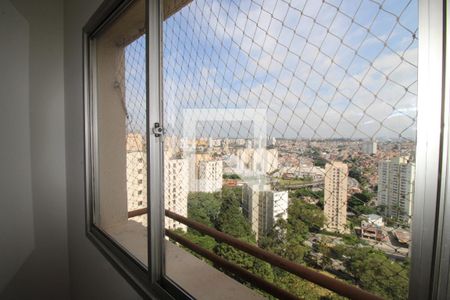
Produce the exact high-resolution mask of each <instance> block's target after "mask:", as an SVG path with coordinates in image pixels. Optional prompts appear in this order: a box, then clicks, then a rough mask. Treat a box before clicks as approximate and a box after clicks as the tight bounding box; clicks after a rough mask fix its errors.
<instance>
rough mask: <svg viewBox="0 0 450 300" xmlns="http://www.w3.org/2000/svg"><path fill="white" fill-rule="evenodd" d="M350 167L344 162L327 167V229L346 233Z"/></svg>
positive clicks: (335, 162)
mask: <svg viewBox="0 0 450 300" xmlns="http://www.w3.org/2000/svg"><path fill="white" fill-rule="evenodd" d="M347 181H348V167H347V165H346V164H344V163H342V162H337V161H334V162H331V163H327V164H326V166H325V204H324V214H325V229H326V230H329V231H334V232H345V231H346V224H347Z"/></svg>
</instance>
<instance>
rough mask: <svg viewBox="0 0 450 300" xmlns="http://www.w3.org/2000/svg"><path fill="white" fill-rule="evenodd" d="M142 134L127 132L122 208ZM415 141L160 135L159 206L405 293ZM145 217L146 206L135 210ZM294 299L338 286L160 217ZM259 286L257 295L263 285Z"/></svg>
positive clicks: (392, 295) (137, 195)
mask: <svg viewBox="0 0 450 300" xmlns="http://www.w3.org/2000/svg"><path fill="white" fill-rule="evenodd" d="M144 149H145V140H144V138H143V136H141V135H140V134H129V135H128V139H127V184H128V210H129V211H132V210H136V209H139V208H143V207H145V206H146V205H147V204H146V193H147V192H146V163H145V157H146V155H145V151H144ZM414 151H415V143H414V142H412V141H408V140H404V141H399V140H381V139H380V140H378V141H373V140H350V139H336V140H331V139H330V140H295V139H277V138H267V139H265V140H262V139H243V138H237V139H230V138H197V139H184V138H178V137H175V136H166V137H165V139H164V197H165V208H166V209H168V210H170V211H172V212H175V213H177V214H179V215H182V216H185V217H188V218H190V219H193V220H195V221H197V222H200V223H203V224H205V225H207V226H211V227H214V228H216V229H218V230H220V231H222V232H225V233H227V234H230V235H232V236H234V237H237V238H239V239H242V240H243V241H246V242H249V243H253V244H256V245H258V246H259V247H261V248H263V249H266V250H268V251H270V252H273V253H275V254H277V255H280V256H282V257H284V258H287V259H289V260H291V261H294V262H297V263H300V264H304V265H307V266H310V267H313V268H315V269H319V270H321V272H324V273H325V274H328V275H329V276H332V277H335V278H339V279H342V280H345V281H348V282H351V283H352V284H356V285H358V286H360V287H361V288H363V289H365V290H368V291H370V292H373V293H375V294H378V295H380V296H382V297H384V298H387V299H406V298H407V291H408V276H409V273H408V272H409V244H410V224H411V215H412V205H413V198H414V196H413V191H414V180H415V178H414V174H415V164H414V159H415V153H414ZM135 220H136V221H138V222H141V223H142V224H144V225H147V224H146V222H147V220H146V216H140V217H136V218H135ZM165 222H166V224H165V225H166V228H167V229H171V230H176V231H177V232H179V233H180V234H182V235H184V236H185V237H187V238H189V239H190V240H191V241H193V242H195V243H196V244H198V245H201V246H202V247H204V248H206V249H208V250H211V251H213V252H214V253H216V254H218V255H220V256H222V257H224V258H226V259H227V260H229V261H232V262H234V263H236V264H238V265H240V266H242V267H244V268H246V269H247V270H249V271H251V272H252V273H254V274H256V275H258V276H260V277H262V278H264V279H266V280H268V281H272V282H276V283H277V284H280V285H281V286H282V287H283V288H285V289H286V290H288V291H290V292H291V293H293V294H294V295H297V296H299V297H302V298H304V299H338V298H339V296H337V295H335V294H333V293H332V292H330V291H327V290H325V289H322V288H320V287H318V286H315V285H314V284H312V283H310V282H307V281H305V280H302V279H299V278H298V277H295V276H292V275H290V274H287V273H286V272H283V271H281V270H279V269H277V268H274V267H271V266H270V265H269V264H267V263H265V262H263V261H260V260H258V259H256V258H253V257H251V256H249V255H248V254H245V253H244V252H241V251H239V250H236V249H234V248H232V247H230V246H228V245H226V244H221V243H218V242H216V241H215V240H214V239H213V238H211V237H208V236H204V235H202V234H200V233H199V232H196V231H195V230H192V229H188V228H186V226H185V225H183V224H180V223H178V222H176V221H174V220H172V219H169V218H166V221H165ZM266 296H267V295H266Z"/></svg>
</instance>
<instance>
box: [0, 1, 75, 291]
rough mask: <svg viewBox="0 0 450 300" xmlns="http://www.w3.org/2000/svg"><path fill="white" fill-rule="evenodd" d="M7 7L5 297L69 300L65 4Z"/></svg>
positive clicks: (0, 78) (0, 23)
mask: <svg viewBox="0 0 450 300" xmlns="http://www.w3.org/2000/svg"><path fill="white" fill-rule="evenodd" d="M0 9H1V11H0V40H1V43H2V47H1V49H2V55H1V58H0V69H1V70H2V71H1V75H0V91H1V92H0V93H1V97H0V99H1V101H0V106H1V108H0V130H1V131H0V132H1V137H2V142H1V143H0V145H1V146H0V149H1V150H0V155H1V157H2V165H1V167H0V182H1V183H0V185H1V187H0V190H1V197H2V199H1V201H0V205H1V206H0V228H1V229H0V230H1V234H0V249H1V250H0V251H1V261H0V263H1V265H0V270H1V271H0V272H1V273H0V275H1V276H0V277H1V280H0V298H1V299H68V298H69V270H68V249H67V234H66V232H67V214H66V212H67V210H66V168H65V132H64V81H63V77H64V65H63V18H62V17H63V15H62V12H63V3H62V1H60V0H43V1H25V0H12V1H8V0H0ZM4 51H5V52H4Z"/></svg>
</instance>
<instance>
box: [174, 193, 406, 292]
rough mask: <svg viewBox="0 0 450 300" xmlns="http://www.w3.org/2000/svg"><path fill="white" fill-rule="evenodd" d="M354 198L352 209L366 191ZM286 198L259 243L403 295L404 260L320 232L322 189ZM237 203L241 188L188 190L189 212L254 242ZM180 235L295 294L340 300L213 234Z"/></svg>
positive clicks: (349, 238) (349, 237) (353, 240)
mask: <svg viewBox="0 0 450 300" xmlns="http://www.w3.org/2000/svg"><path fill="white" fill-rule="evenodd" d="M304 197H310V198H316V199H317V200H318V201H317V204H309V203H306V202H305V201H303V198H304ZM355 197H357V199H353V200H350V202H352V203H353V202H355V203H354V204H355V205H354V208H355V209H359V206H360V205H364V204H365V203H367V201H368V199H370V198H369V195H362V194H361V195H356V196H355ZM290 200H291V201H290V205H289V208H288V218H287V220H283V219H280V220H278V221H277V222H276V223H275V225H274V227H273V228H272V230H271V231H270V232H269V234H268V235H267V236H265V237H260V239H259V241H258V244H259V246H260V247H262V248H264V249H267V250H268V251H271V252H273V253H276V254H278V255H280V256H282V257H284V258H287V259H289V260H291V261H295V262H297V263H300V264H303V265H309V266H311V267H315V268H319V269H322V271H321V272H324V273H325V274H328V275H329V276H336V275H332V273H334V274H337V275H339V276H338V277H341V278H345V280H347V281H349V282H350V283H352V284H357V285H359V286H360V287H362V288H363V289H366V290H369V291H371V292H374V293H376V294H378V295H380V296H382V297H385V298H386V299H406V298H407V290H408V280H407V278H408V269H409V267H408V264H407V263H398V262H394V261H392V260H390V259H388V258H387V257H386V255H385V254H384V253H383V252H380V251H378V250H374V249H372V248H371V247H367V246H364V245H363V244H361V243H359V242H358V239H357V238H356V236H352V235H342V236H340V237H338V238H336V237H335V236H330V235H325V233H324V232H321V228H323V225H324V222H325V217H324V215H323V211H322V209H321V204H322V203H323V193H321V192H319V193H317V192H312V191H311V190H308V189H299V190H297V191H294V192H292V193H290ZM320 200H322V201H320ZM241 202H242V191H241V189H240V188H224V189H223V191H222V192H218V193H191V194H190V195H189V199H188V216H189V218H191V219H194V220H196V221H198V222H201V223H203V224H205V225H208V226H211V227H214V228H216V229H218V230H220V231H223V232H225V233H227V234H230V235H232V236H234V237H236V238H239V239H241V240H243V241H246V242H248V243H252V244H256V239H255V234H254V233H253V232H252V230H251V224H250V223H249V221H248V220H247V219H246V217H245V215H244V213H243V209H242V203H241ZM352 205H353V204H352ZM182 234H184V235H185V236H186V237H188V238H189V239H190V240H192V241H193V242H195V243H197V244H199V245H200V246H202V247H204V248H206V249H208V250H210V251H213V252H214V253H216V254H218V255H220V256H222V257H224V258H226V259H227V260H229V261H232V262H234V263H237V264H239V265H240V266H242V267H244V268H245V269H247V270H249V271H251V272H253V273H255V274H257V275H259V276H260V277H262V278H264V279H266V280H268V281H271V282H274V283H275V284H276V285H279V286H281V287H282V288H284V289H286V290H288V291H290V292H291V293H293V294H295V295H297V296H298V297H300V298H303V299H341V297H339V296H337V295H336V294H334V293H332V292H330V291H328V290H326V289H323V288H321V287H319V286H317V285H314V284H312V283H310V282H308V281H306V280H302V279H300V278H298V277H297V276H295V275H292V274H290V273H288V272H285V271H283V270H280V269H278V268H274V267H272V266H271V265H269V264H268V263H266V262H263V261H261V260H259V259H256V258H254V257H252V256H250V255H248V254H246V253H244V252H242V251H239V250H236V249H234V248H233V247H231V246H229V245H227V244H224V243H217V242H216V241H215V240H214V239H213V238H211V237H208V236H204V235H202V234H200V233H199V232H197V231H195V230H192V229H188V231H187V232H186V233H182ZM317 234H318V235H320V236H323V237H324V238H322V239H321V240H320V241H319V242H317V243H316V244H314V245H313V246H312V247H311V246H310V245H308V241H309V240H310V239H311V238H312V237H313V236H314V235H317ZM326 237H328V239H329V240H332V239H340V241H341V242H340V243H329V242H327V238H326ZM317 257H320V259H318V258H317ZM333 261H334V262H336V261H337V262H340V264H341V265H342V266H343V267H344V271H342V270H341V271H340V272H336V271H335V270H334V268H333ZM229 275H230V276H233V275H232V274H229ZM236 279H237V280H239V278H236ZM266 296H267V295H266Z"/></svg>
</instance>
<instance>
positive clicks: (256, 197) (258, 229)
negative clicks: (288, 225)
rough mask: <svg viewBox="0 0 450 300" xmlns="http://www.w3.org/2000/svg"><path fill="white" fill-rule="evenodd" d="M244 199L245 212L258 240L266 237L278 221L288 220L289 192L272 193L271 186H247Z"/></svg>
mask: <svg viewBox="0 0 450 300" xmlns="http://www.w3.org/2000/svg"><path fill="white" fill-rule="evenodd" d="M242 198H243V204H244V212H245V214H246V215H247V217H248V219H249V221H250V223H251V227H252V231H253V232H254V233H255V234H256V240H258V239H259V237H261V236H264V235H266V234H267V233H268V232H269V231H270V229H271V228H272V227H273V225H274V223H275V222H276V221H277V220H279V219H280V218H283V219H287V209H288V205H289V198H288V192H287V191H272V190H271V189H270V185H259V184H255V185H248V184H245V185H244V187H243V190H242Z"/></svg>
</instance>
